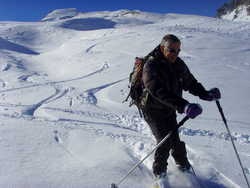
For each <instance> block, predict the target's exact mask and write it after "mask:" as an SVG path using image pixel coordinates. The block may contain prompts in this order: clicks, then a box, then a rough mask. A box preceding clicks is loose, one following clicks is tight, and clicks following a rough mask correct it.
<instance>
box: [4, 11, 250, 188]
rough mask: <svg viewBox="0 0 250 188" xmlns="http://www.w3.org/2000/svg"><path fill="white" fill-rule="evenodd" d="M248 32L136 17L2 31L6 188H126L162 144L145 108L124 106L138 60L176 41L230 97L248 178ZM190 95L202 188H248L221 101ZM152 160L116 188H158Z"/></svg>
mask: <svg viewBox="0 0 250 188" xmlns="http://www.w3.org/2000/svg"><path fill="white" fill-rule="evenodd" d="M249 31H250V23H249V22H233V21H229V20H222V19H216V18H209V17H202V16H195V15H181V14H153V13H147V12H140V11H128V10H119V11H114V12H108V11H105V12H91V13H82V12H80V11H77V10H76V9H66V10H65V9H64V10H56V11H53V12H51V13H50V14H48V15H47V16H46V17H45V18H43V19H42V20H41V22H10V21H5V22H4V21H3V22H0V70H1V72H0V83H1V84H0V87H1V88H0V93H1V97H0V117H1V122H0V150H1V155H0V166H1V167H0V187H16V188H21V187H61V188H63V187H65V188H66V187H84V188H100V187H110V186H111V183H117V182H119V181H120V180H121V178H123V177H124V176H125V175H126V174H127V172H129V170H130V169H131V168H133V167H134V165H136V164H137V163H138V162H139V161H140V160H141V159H142V158H143V157H144V156H145V155H146V154H147V153H148V152H149V151H150V150H151V149H152V148H153V147H154V146H155V145H156V141H155V139H154V137H153V135H152V133H151V131H150V129H149V127H148V125H147V123H146V122H145V121H144V120H143V118H141V117H140V115H139V113H138V110H137V108H136V107H131V108H129V104H128V102H127V103H122V101H123V100H124V99H125V98H126V97H127V94H128V92H129V89H128V87H127V85H128V77H129V74H130V72H131V71H132V66H133V64H134V58H135V57H136V56H144V55H147V53H148V52H150V51H151V50H153V49H154V48H155V47H156V46H157V45H158V44H159V43H160V41H161V39H162V37H163V36H164V35H166V34H170V33H171V34H175V35H176V36H177V37H179V38H180V39H181V42H182V47H181V49H182V51H181V53H180V57H181V58H182V59H183V60H184V61H185V62H186V64H187V65H188V66H189V68H190V70H191V72H192V73H193V74H194V75H195V77H196V78H197V79H198V80H199V81H200V82H201V83H202V84H203V85H204V86H205V88H206V89H210V88H212V87H218V88H219V89H220V90H221V93H222V98H221V100H220V103H221V106H222V108H223V111H224V113H225V116H226V118H227V121H228V127H229V129H230V131H231V134H232V137H233V141H234V143H235V145H236V148H237V150H238V153H239V156H240V159H241V161H242V164H243V167H244V172H245V173H246V175H247V177H248V179H250V116H249V114H250V107H249V96H248V95H249V93H250V82H249V79H250V64H249V63H250V61H249V60H250V59H249V57H250V32H249ZM183 97H184V98H185V99H187V100H189V102H193V103H199V104H201V105H202V107H203V113H202V114H201V115H200V116H198V117H197V118H195V119H193V120H191V119H190V120H188V121H187V122H186V123H185V124H184V125H183V126H182V127H181V128H180V129H179V132H180V137H181V139H182V140H183V141H185V142H186V145H187V150H188V158H189V160H190V163H191V164H192V166H193V167H194V170H195V172H196V174H197V178H198V179H199V181H200V182H201V185H202V187H204V188H208V187H217V188H226V187H230V188H231V187H232V188H233V187H236V188H240V187H241V188H245V187H247V184H246V181H245V179H244V176H243V173H242V170H241V168H240V165H239V163H238V161H237V158H236V155H235V153H234V150H233V147H232V144H231V141H230V138H229V134H228V132H227V130H226V127H225V125H224V123H223V121H222V118H221V116H220V114H219V111H218V108H217V106H216V104H215V102H206V101H201V100H200V99H198V98H197V97H194V96H191V95H190V94H189V93H184V96H183ZM183 117H184V115H183V114H179V115H178V121H180V120H181V119H182V118H183ZM152 162H153V155H150V157H149V158H148V159H147V160H146V161H145V162H144V163H143V164H141V165H140V166H139V167H138V168H136V170H134V171H133V172H132V173H131V174H130V175H129V176H128V177H127V178H126V179H124V180H123V181H122V182H121V183H120V184H119V188H123V187H124V188H125V187H126V188H128V187H133V188H142V187H143V188H150V187H152ZM169 163H170V164H169V173H174V172H175V169H176V167H175V165H174V162H173V159H172V158H171V157H170V158H169ZM171 181H173V184H174V182H175V181H179V180H178V177H177V178H176V179H172V180H171ZM179 184H180V183H179V182H178V183H176V185H178V186H180V185H179ZM173 187H174V186H173ZM175 187H177V186H175Z"/></svg>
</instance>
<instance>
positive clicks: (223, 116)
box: [216, 100, 250, 188]
mask: <svg viewBox="0 0 250 188" xmlns="http://www.w3.org/2000/svg"><path fill="white" fill-rule="evenodd" d="M216 104H217V107H218V109H219V111H220V114H221V117H222V119H223V122H224V124H225V125H226V128H227V132H228V135H229V137H230V140H231V142H232V145H233V148H234V151H235V153H236V156H237V158H238V161H239V163H240V167H241V170H242V172H243V175H244V177H245V180H246V183H247V185H248V188H250V185H249V182H248V180H247V176H246V173H245V171H244V168H243V165H242V163H241V160H240V157H239V154H238V152H237V149H236V147H235V144H234V141H233V139H232V136H231V133H230V131H229V128H228V126H227V120H226V118H225V115H224V113H223V110H222V107H221V105H220V102H219V100H216Z"/></svg>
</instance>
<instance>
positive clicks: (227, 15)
mask: <svg viewBox="0 0 250 188" xmlns="http://www.w3.org/2000/svg"><path fill="white" fill-rule="evenodd" d="M249 16H250V0H231V3H230V4H228V3H224V5H223V6H222V7H220V8H219V9H218V10H217V15H216V16H215V18H222V19H230V20H239V21H249ZM244 17H245V18H244Z"/></svg>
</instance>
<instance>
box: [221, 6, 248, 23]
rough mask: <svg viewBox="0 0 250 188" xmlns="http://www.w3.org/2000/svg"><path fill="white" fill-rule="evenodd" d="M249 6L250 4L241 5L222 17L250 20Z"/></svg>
mask: <svg viewBox="0 0 250 188" xmlns="http://www.w3.org/2000/svg"><path fill="white" fill-rule="evenodd" d="M249 7H250V6H246V5H240V6H238V7H237V8H236V9H234V10H233V11H231V12H229V11H228V13H227V14H226V15H223V16H221V18H222V19H226V20H234V21H243V22H244V21H245V22H250V15H248V13H247V8H249Z"/></svg>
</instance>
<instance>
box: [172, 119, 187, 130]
mask: <svg viewBox="0 0 250 188" xmlns="http://www.w3.org/2000/svg"><path fill="white" fill-rule="evenodd" d="M188 119H189V117H188V116H185V117H184V118H183V119H182V120H181V121H180V122H179V123H178V125H177V126H176V127H174V129H173V130H172V132H174V131H176V130H178V129H179V128H180V127H181V126H182V125H183V124H184V123H185V122H186V121H187V120H188Z"/></svg>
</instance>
